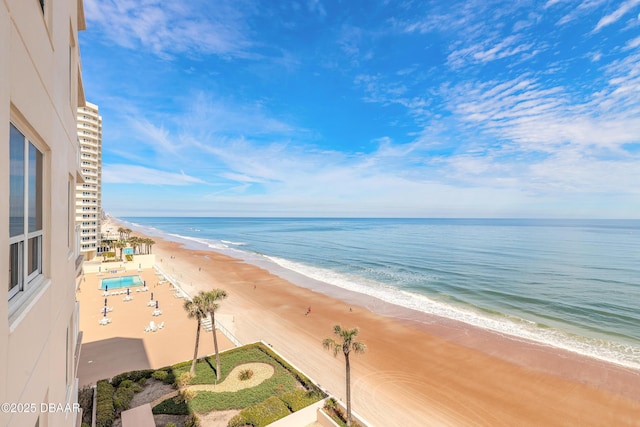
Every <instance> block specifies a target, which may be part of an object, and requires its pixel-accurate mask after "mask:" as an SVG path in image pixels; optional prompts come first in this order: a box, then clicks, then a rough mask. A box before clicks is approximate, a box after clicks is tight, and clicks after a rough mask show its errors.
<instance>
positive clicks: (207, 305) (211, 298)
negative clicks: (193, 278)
mask: <svg viewBox="0 0 640 427" xmlns="http://www.w3.org/2000/svg"><path fill="white" fill-rule="evenodd" d="M199 295H200V296H201V297H202V299H203V301H204V306H203V308H204V310H205V311H206V312H208V313H209V314H210V315H211V325H212V331H213V350H214V351H215V353H216V378H217V380H218V381H220V353H218V337H217V335H216V318H215V313H216V310H217V309H218V307H220V304H218V303H217V301H220V300H223V299H225V298H226V297H227V292H226V291H225V290H224V289H214V290H212V291H209V292H200V294H199Z"/></svg>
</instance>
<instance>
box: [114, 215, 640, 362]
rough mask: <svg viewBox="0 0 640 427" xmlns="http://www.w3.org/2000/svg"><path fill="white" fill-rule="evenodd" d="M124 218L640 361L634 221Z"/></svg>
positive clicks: (377, 292) (378, 293)
mask: <svg viewBox="0 0 640 427" xmlns="http://www.w3.org/2000/svg"><path fill="white" fill-rule="evenodd" d="M124 220H126V221H128V222H129V225H130V226H131V227H133V228H138V229H141V231H143V232H145V233H149V234H155V235H160V236H164V237H169V238H171V239H174V240H180V241H185V242H190V244H191V245H199V247H203V246H204V247H207V248H209V249H212V250H215V251H219V252H223V253H226V254H229V255H231V256H235V257H238V258H242V259H244V260H246V261H248V262H250V263H254V264H257V265H260V266H262V267H265V268H268V269H270V270H272V271H275V272H277V273H278V274H281V275H283V277H286V278H289V279H291V277H294V279H293V280H294V281H295V282H296V283H297V284H299V285H302V286H306V285H308V283H306V282H305V280H306V279H308V280H309V281H311V280H313V281H314V282H320V283H325V284H327V285H331V286H337V287H340V288H344V289H348V290H351V291H354V292H358V293H360V294H366V295H371V296H375V297H377V298H380V299H382V300H384V301H387V302H390V303H394V304H397V305H400V306H403V307H408V308H412V309H415V310H420V311H423V312H427V313H432V314H436V315H439V316H444V317H447V318H451V319H456V320H460V321H462V322H466V323H469V324H473V325H475V326H479V327H482V328H486V329H490V330H493V331H497V332H499V333H504V334H510V335H513V336H517V337H523V338H527V339H532V340H535V341H538V342H542V343H546V344H549V345H553V346H556V347H560V348H565V349H568V350H570V351H574V352H578V353H581V354H585V355H589V356H592V357H596V358H599V359H603V360H608V361H612V362H614V363H618V364H621V365H625V366H629V367H633V368H636V369H638V368H640V312H639V310H638V304H639V303H640V220H519V219H517V220H504V219H477V220H476V219H335V218H331V219H327V218H325V219H308V218H296V219H291V218H124ZM283 272H284V273H283ZM287 272H291V273H296V275H295V276H291V277H289V276H287ZM300 278H301V279H300Z"/></svg>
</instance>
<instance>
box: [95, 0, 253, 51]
mask: <svg viewBox="0 0 640 427" xmlns="http://www.w3.org/2000/svg"><path fill="white" fill-rule="evenodd" d="M84 4H85V15H86V17H87V21H88V22H89V25H96V26H98V27H100V28H101V29H102V30H103V31H104V32H105V34H106V35H107V37H108V38H110V39H111V40H112V41H114V42H115V43H117V44H119V45H121V46H123V47H126V48H129V49H135V48H138V47H142V48H144V49H146V50H150V51H152V52H154V53H155V54H157V55H159V56H161V57H165V58H170V57H171V56H172V55H173V54H177V53H210V54H217V55H223V56H241V55H244V54H245V53H246V50H247V49H248V48H249V47H250V46H251V45H252V42H251V41H250V40H249V38H248V37H247V35H248V33H249V32H248V31H247V28H246V24H245V22H244V19H245V18H244V16H243V13H242V10H243V8H242V6H243V4H242V3H234V2H228V1H225V0H220V1H215V2H210V1H204V0H194V1H190V2H175V1H174V2H172V1H169V2H167V1H163V0H102V1H99V0H85V2H84ZM246 9H247V10H249V9H250V8H246Z"/></svg>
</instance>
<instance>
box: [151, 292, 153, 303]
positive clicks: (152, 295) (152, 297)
mask: <svg viewBox="0 0 640 427" xmlns="http://www.w3.org/2000/svg"><path fill="white" fill-rule="evenodd" d="M151 301H153V292H151Z"/></svg>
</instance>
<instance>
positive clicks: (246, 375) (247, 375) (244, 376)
mask: <svg viewBox="0 0 640 427" xmlns="http://www.w3.org/2000/svg"><path fill="white" fill-rule="evenodd" d="M252 376H253V371H252V370H251V369H243V370H241V371H240V373H239V374H238V379H239V380H240V381H246V380H248V379H251V377H252Z"/></svg>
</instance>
